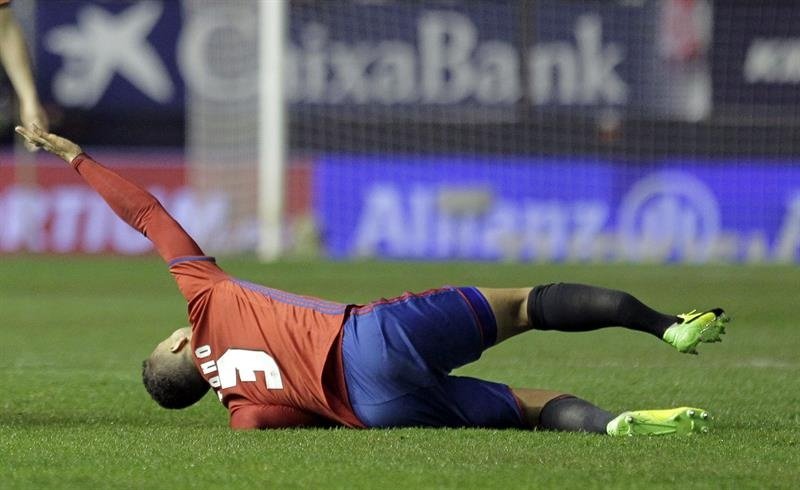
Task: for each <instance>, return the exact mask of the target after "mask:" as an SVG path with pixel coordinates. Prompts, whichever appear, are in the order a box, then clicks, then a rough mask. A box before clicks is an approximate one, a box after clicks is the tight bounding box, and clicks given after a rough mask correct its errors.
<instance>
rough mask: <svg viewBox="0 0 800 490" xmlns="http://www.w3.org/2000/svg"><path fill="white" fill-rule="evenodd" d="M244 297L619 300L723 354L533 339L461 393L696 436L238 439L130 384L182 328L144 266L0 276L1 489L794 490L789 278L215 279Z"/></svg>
mask: <svg viewBox="0 0 800 490" xmlns="http://www.w3.org/2000/svg"><path fill="white" fill-rule="evenodd" d="M220 264H221V265H222V267H223V268H224V269H226V270H227V271H228V272H230V273H231V274H233V275H236V276H238V277H242V278H244V279H248V280H252V281H254V282H260V283H264V284H268V285H270V286H272V287H277V288H283V289H287V290H290V291H293V292H298V293H303V294H311V295H317V296H322V297H326V298H330V299H334V300H339V301H353V302H364V301H367V300H370V299H374V298H377V297H379V296H390V295H395V294H399V293H401V292H402V291H403V290H423V289H427V288H429V287H434V286H439V285H442V284H477V285H483V286H497V287H502V286H505V287H511V286H525V285H534V284H537V283H544V282H551V281H575V282H578V281H579V282H588V283H592V284H597V285H603V286H608V287H615V288H619V289H626V290H629V291H631V292H633V293H634V294H635V295H637V296H638V297H639V298H641V299H642V300H644V301H645V302H648V303H650V304H651V305H653V306H655V307H656V308H659V309H662V310H665V311H671V312H674V313H679V312H683V311H685V310H687V309H691V308H698V309H705V308H709V307H713V306H722V307H724V308H726V310H727V311H728V312H729V313H730V314H731V316H732V317H733V322H732V323H731V324H730V325H729V327H728V334H727V335H726V336H725V339H724V342H723V343H722V344H712V345H701V346H700V356H697V357H695V356H687V355H681V354H678V353H677V352H675V351H673V350H672V349H671V348H669V347H668V346H667V345H666V344H663V343H660V342H657V341H656V340H655V339H653V338H651V337H649V336H647V335H644V334H637V333H633V332H629V331H625V330H622V329H606V330H604V331H599V332H592V333H586V334H563V333H551V332H532V333H528V334H525V335H523V336H520V337H517V338H515V339H512V340H510V341H509V342H507V343H505V344H503V345H500V346H497V347H495V348H493V349H491V350H490V351H488V352H487V353H486V354H484V357H483V358H482V359H481V360H480V361H478V362H477V363H475V364H473V365H470V366H468V367H465V368H463V369H461V370H460V373H461V374H469V375H474V376H480V377H485V378H487V379H492V380H496V381H502V382H506V383H509V384H511V385H512V386H528V387H540V388H552V389H562V390H567V391H570V392H573V393H575V394H577V395H580V396H582V397H584V398H587V399H589V400H592V401H594V402H596V403H598V404H599V405H601V406H604V407H606V408H608V409H610V410H612V411H622V410H624V409H628V408H633V409H638V408H664V407H671V406H679V405H694V406H698V407H703V408H706V409H708V410H709V411H710V412H712V413H713V414H714V416H715V417H716V425H715V427H714V430H713V431H712V432H711V433H710V434H708V435H706V436H700V437H686V438H649V439H648V438H644V439H640V438H631V439H613V438H610V437H603V436H596V435H587V434H565V433H547V432H525V431H496V430H474V429H469V430H467V429H464V430H431V429H403V430H365V431H358V430H348V429H329V430H321V429H302V430H280V431H263V432H232V431H230V430H228V429H227V426H226V424H227V416H226V412H225V410H224V409H223V408H222V406H221V405H220V404H219V403H218V402H217V401H216V398H215V397H213V395H212V396H208V397H206V399H204V400H203V401H202V402H201V403H199V404H198V405H196V406H194V407H192V408H190V409H188V410H184V411H167V410H163V409H159V408H158V407H157V406H156V405H155V404H154V403H152V402H151V401H150V400H149V399H148V396H147V394H146V393H145V391H144V389H143V388H142V386H141V382H140V364H141V361H142V359H144V358H145V357H146V356H147V355H148V353H149V352H150V350H151V349H152V347H153V346H154V345H155V343H156V342H157V341H159V340H161V339H162V338H163V337H164V336H165V335H166V334H168V333H169V332H171V331H172V330H173V329H174V328H176V327H178V326H181V325H184V324H186V313H185V310H186V308H185V304H184V301H183V299H182V298H181V296H180V295H179V294H178V292H177V290H176V288H175V287H174V285H173V283H172V280H171V278H170V277H169V275H168V274H167V272H166V268H165V267H164V266H163V265H162V264H161V263H160V262H159V261H158V260H157V259H155V258H137V259H120V258H102V259H96V258H92V259H88V258H73V257H26V256H22V257H8V256H6V257H0V315H1V317H0V351H1V352H2V356H1V357H0V360H1V361H2V364H3V366H2V369H0V386H1V387H2V393H3V394H2V398H1V401H0V487H2V488H109V487H113V488H170V489H175V488H206V489H207V488H247V489H252V488H259V487H261V488H537V487H543V488H555V487H559V488H585V487H604V488H607V487H615V488H616V487H629V488H658V487H676V486H680V487H713V488H719V487H724V488H733V487H736V488H765V487H776V488H777V487H783V488H792V487H796V486H797V484H798V483H799V482H800V408H798V402H799V401H800V379H799V376H800V354H799V353H798V352H800V349H798V347H800V335H798V326H797V321H798V320H797V319H798V315H797V295H798V286H800V270H799V269H797V268H793V267H788V266H786V267H731V266H706V267H659V266H628V265H606V266H594V265H593V266H558V267H555V266H528V265H525V266H520V265H510V264H503V265H497V264H406V263H312V264H307V263H302V264H301V263H283V264H277V265H269V266H265V265H261V264H258V263H256V262H253V261H248V260H244V259H236V260H220Z"/></svg>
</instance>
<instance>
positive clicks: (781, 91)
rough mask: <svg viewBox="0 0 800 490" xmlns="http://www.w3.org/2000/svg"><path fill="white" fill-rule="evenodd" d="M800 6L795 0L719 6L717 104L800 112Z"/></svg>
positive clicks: (716, 10)
mask: <svg viewBox="0 0 800 490" xmlns="http://www.w3.org/2000/svg"><path fill="white" fill-rule="evenodd" d="M799 59H800V10H798V8H797V4H796V3H794V2H750V1H746V0H729V1H725V2H716V3H715V4H714V49H713V51H712V70H713V78H714V103H715V106H718V107H720V108H725V107H726V106H728V107H732V108H733V109H736V108H739V109H746V110H747V111H748V112H750V111H756V112H759V111H760V112H763V113H765V114H768V115H769V116H773V117H774V116H777V115H788V116H793V117H796V116H797V107H798V104H800V63H798V60H799Z"/></svg>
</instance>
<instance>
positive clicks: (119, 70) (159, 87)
mask: <svg viewBox="0 0 800 490" xmlns="http://www.w3.org/2000/svg"><path fill="white" fill-rule="evenodd" d="M36 26H37V31H38V35H37V36H36V59H37V66H38V73H37V78H38V84H39V91H40V94H41V97H42V98H43V101H44V102H54V103H56V104H57V105H58V106H60V107H64V108H67V109H69V108H78V109H83V110H87V111H90V112H93V113H97V114H116V115H118V116H119V117H120V118H121V119H122V118H124V116H125V115H128V116H131V115H136V114H140V113H159V114H162V115H163V114H165V113H170V114H173V115H179V116H180V117H182V116H183V103H184V87H183V83H182V81H181V77H180V74H179V71H178V63H177V54H176V49H175V47H176V45H177V42H178V36H179V34H180V32H181V26H182V15H181V4H180V2H176V1H160V0H147V1H141V2H140V1H130V0H125V1H116V2H98V1H87V0H61V1H58V2H38V4H37V13H36Z"/></svg>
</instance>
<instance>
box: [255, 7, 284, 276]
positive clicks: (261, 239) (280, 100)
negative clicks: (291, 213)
mask: <svg viewBox="0 0 800 490" xmlns="http://www.w3.org/2000/svg"><path fill="white" fill-rule="evenodd" d="M286 3H287V0H262V1H261V2H260V3H259V12H258V19H259V21H258V25H259V38H258V39H259V41H258V54H259V56H258V59H259V70H258V73H259V76H258V87H259V110H258V128H259V129H258V191H257V196H258V223H259V229H258V249H257V252H258V257H259V258H260V259H261V260H265V261H270V260H275V259H277V258H278V257H279V256H280V255H281V252H282V249H283V247H282V244H283V204H284V198H285V182H286V145H287V139H286V138H287V132H286V103H285V99H284V86H283V85H284V82H283V80H284V76H283V64H284V63H283V61H284V54H285V49H284V46H285V37H286V21H287V8H286Z"/></svg>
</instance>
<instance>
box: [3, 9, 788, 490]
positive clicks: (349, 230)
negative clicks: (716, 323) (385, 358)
mask: <svg viewBox="0 0 800 490" xmlns="http://www.w3.org/2000/svg"><path fill="white" fill-rule="evenodd" d="M257 6H258V3H256V2H252V1H235V0H226V1H224V2H221V1H214V0H183V1H178V0H175V1H155V0H151V1H125V0H115V1H110V0H109V1H102V0H75V1H73V0H53V1H49V0H39V1H25V0H15V1H14V3H13V8H14V10H15V12H16V13H17V15H18V17H19V18H20V19H21V20H22V21H23V23H24V24H25V27H26V29H27V32H28V39H29V40H30V46H31V50H32V53H33V55H34V56H35V61H36V65H37V69H36V72H37V76H38V83H39V90H40V94H41V96H42V98H43V100H44V101H45V104H46V105H47V108H48V112H49V115H50V118H51V122H52V127H53V130H54V131H56V132H62V133H63V134H64V135H66V136H69V137H71V138H73V139H74V140H75V141H77V142H79V143H80V144H82V145H83V146H84V148H85V149H86V150H88V151H89V152H91V153H92V154H93V155H94V156H96V157H97V158H98V159H99V160H101V161H102V162H104V163H106V164H109V165H112V166H114V167H115V168H117V169H119V170H120V171H121V172H122V173H123V174H124V175H126V176H129V177H131V178H132V179H134V180H136V181H137V182H142V183H144V184H145V185H146V186H147V187H148V188H149V189H151V190H152V191H153V192H154V194H156V195H157V196H158V197H159V198H160V199H162V200H163V201H164V203H165V205H166V206H167V207H168V208H169V209H170V211H171V212H172V213H173V214H174V215H175V216H176V217H177V218H178V220H179V221H180V222H181V223H183V224H185V225H186V227H187V228H188V229H189V230H190V232H191V233H192V234H193V235H194V236H195V237H196V238H197V241H198V242H199V243H200V244H201V245H202V246H203V247H204V248H206V249H208V250H212V251H213V252H214V253H216V254H218V255H220V256H219V263H220V264H221V265H222V266H223V267H224V268H225V270H226V271H228V272H230V273H231V274H233V275H235V276H237V277H242V278H245V279H247V280H250V281H254V282H258V283H263V284H268V285H269V286H270V287H276V288H279V289H285V290H290V291H293V292H297V293H301V294H309V295H315V296H321V297H325V298H329V299H333V300H337V301H355V302H364V301H368V300H371V299H374V298H376V297H379V296H385V297H390V296H392V295H396V294H399V293H401V292H402V291H403V290H412V291H419V290H424V289H427V288H429V287H435V286H438V285H441V284H444V283H449V284H482V285H486V286H497V287H503V286H506V287H507V286H514V287H516V286H519V287H521V286H530V285H532V284H534V283H545V282H551V281H571V282H585V283H593V284H598V285H602V286H607V287H615V288H619V289H625V290H629V291H632V292H634V293H635V294H636V295H637V296H638V297H640V298H642V299H643V300H644V301H646V302H648V303H650V304H653V305H654V306H656V307H657V308H659V309H662V310H664V311H673V312H681V311H685V310H686V309H689V308H692V307H697V308H708V307H713V306H717V305H720V306H723V307H725V308H726V309H727V310H728V311H729V313H730V314H731V315H732V317H733V319H734V321H733V323H732V324H731V326H730V328H729V332H728V335H727V336H726V339H725V342H724V343H723V344H721V345H709V346H705V347H708V349H702V350H701V355H700V356H697V357H694V356H681V355H678V354H676V353H675V352H673V351H672V350H671V349H668V348H667V346H665V345H661V344H660V343H658V342H653V339H651V338H647V337H645V336H641V335H637V334H635V333H633V332H626V331H622V330H620V329H605V330H603V331H598V332H591V333H586V334H581V335H575V336H573V335H566V334H559V333H552V332H536V333H531V334H526V335H524V336H520V337H519V338H515V339H514V340H513V341H511V342H506V343H504V344H502V345H500V346H497V347H496V348H493V349H491V350H489V351H487V352H486V353H485V354H484V356H483V357H482V359H481V360H480V361H478V362H477V363H475V364H473V365H470V366H468V367H465V368H463V369H462V370H459V374H465V375H472V376H479V377H485V378H487V379H492V380H497V381H502V382H506V383H509V384H511V385H513V386H531V387H542V388H554V389H561V390H567V391H569V392H572V393H575V394H578V395H580V396H582V397H584V398H586V399H589V400H592V401H595V402H596V403H598V404H599V405H601V406H603V407H607V408H608V409H609V410H614V411H621V410H624V409H629V408H661V407H668V406H680V405H684V404H696V405H698V406H701V407H704V408H707V409H708V410H710V411H711V412H712V413H713V414H714V416H715V417H716V421H715V422H716V425H715V429H714V431H713V432H712V433H710V434H708V435H707V437H703V438H696V439H692V440H683V439H668V438H667V439H658V440H641V439H637V440H616V439H615V440H610V438H602V437H593V436H591V435H585V434H558V433H546V432H537V433H528V432H518V431H488V430H441V431H439V430H435V431H434V430H421V429H403V430H394V431H348V430H327V429H303V430H288V431H265V432H257V433H236V432H232V431H230V430H228V429H227V427H226V420H227V419H226V413H225V410H223V409H222V407H220V406H219V403H218V402H217V400H216V399H215V398H213V396H211V397H208V398H207V399H205V400H203V401H202V402H201V403H199V404H197V405H196V406H194V407H192V408H190V409H188V410H185V411H179V412H175V411H167V410H161V409H159V408H158V407H156V406H155V405H154V404H153V403H152V402H151V401H150V400H149V399H148V397H147V395H146V393H145V391H144V390H143V389H142V387H141V380H140V376H139V371H138V367H139V366H140V364H141V360H142V359H143V358H144V357H145V356H146V355H147V354H148V353H149V352H150V351H151V349H152V347H153V344H154V343H155V342H156V341H157V340H158V339H161V338H162V337H163V336H164V333H165V332H167V331H171V330H172V328H174V327H175V326H179V325H184V324H185V322H186V309H185V303H184V302H183V300H182V298H181V297H180V294H179V293H178V292H177V291H176V289H175V287H174V283H173V281H172V280H171V278H170V277H169V275H168V274H167V273H166V272H165V271H164V267H163V264H162V263H161V262H160V260H159V259H158V257H157V256H154V255H153V254H151V253H149V250H150V248H149V244H148V243H147V241H146V240H144V239H142V238H140V237H139V236H138V235H136V234H135V233H134V232H132V231H130V230H129V229H128V228H127V227H126V226H125V225H124V224H123V223H121V222H120V221H119V220H117V219H116V218H115V217H114V216H113V215H112V214H111V213H110V211H108V210H107V209H106V206H105V204H104V203H103V202H102V201H101V200H100V199H99V198H98V197H96V196H94V195H93V194H92V192H91V191H90V190H89V189H88V188H87V187H85V186H84V185H83V184H82V182H81V181H80V179H79V178H78V177H77V176H75V175H74V173H73V172H72V171H71V170H70V169H69V168H65V166H63V164H61V163H60V162H58V161H56V160H55V159H54V158H52V157H49V156H47V155H43V154H36V155H30V154H28V153H26V152H24V150H22V149H21V148H20V147H19V142H18V141H16V140H14V139H13V138H12V129H11V126H12V125H13V119H14V117H15V109H14V102H13V99H12V98H11V96H10V89H8V87H7V81H5V80H3V81H2V82H0V83H2V84H3V86H2V88H1V89H0V97H1V98H2V102H0V252H2V255H0V362H2V363H3V369H0V386H2V387H3V397H2V399H0V487H1V488H93V487H97V488H108V487H115V488H199V487H203V488H208V487H209V486H219V487H221V488H253V487H255V486H264V487H267V488H284V487H286V488H296V487H310V488H376V487H386V488H395V487H398V486H400V485H404V486H406V487H420V488H459V489H463V488H500V487H503V488H534V487H542V488H564V487H568V488H569V487H574V488H587V487H595V488H597V487H602V488H644V487H646V488H665V487H678V486H679V487H681V488H720V487H726V488H734V487H735V488H768V487H769V488H795V487H796V483H797V481H798V480H800V473H798V471H800V470H798V469H799V468H800V452H798V451H797V447H798V444H799V443H800V442H799V441H798V434H800V411H799V410H798V405H797V400H796V399H797V396H796V394H797V393H798V392H800V364H798V357H797V352H798V348H799V347H800V346H799V345H798V336H797V312H796V298H797V293H796V291H797V286H798V284H800V270H798V268H797V266H796V263H797V261H798V259H800V166H799V165H798V161H797V159H798V148H797V143H795V142H794V139H795V137H796V134H797V124H798V117H800V116H798V113H797V109H796V108H797V102H798V100H797V98H798V96H799V95H800V87H799V86H798V84H800V62H798V60H800V42H798V39H800V33H799V32H798V31H800V18H798V16H800V10H798V9H797V8H796V7H794V6H793V2H786V1H778V0H776V1H771V2H750V1H745V0H727V1H714V2H712V1H702V0H650V1H645V0H642V1H636V0H627V1H619V2H616V1H605V2H601V1H577V0H575V1H570V0H562V1H554V0H544V1H529V2H525V1H521V0H519V1H511V0H497V1H491V2H490V1H481V0H461V1H460V0H443V1H435V0H430V1H411V0H408V1H392V0H363V1H356V0H353V1H333V0H331V1H321V2H314V1H300V0H295V1H292V2H290V3H289V9H288V10H289V11H288V26H287V31H288V32H287V36H288V38H287V41H288V42H287V47H288V51H287V57H286V59H285V69H284V72H285V73H284V74H285V76H286V87H287V94H286V95H287V107H286V115H287V130H288V131H287V135H288V141H287V155H288V162H287V173H286V176H285V177H286V182H287V195H286V207H285V213H284V217H285V222H284V226H285V230H286V234H285V238H284V239H285V251H286V255H287V256H288V257H287V259H286V260H281V261H278V262H276V263H269V264H265V263H260V262H258V261H257V260H255V259H254V257H253V255H252V254H251V251H252V250H254V249H255V247H256V245H257V244H256V242H257V240H258V236H257V233H256V232H255V231H254V230H255V229H256V228H257V227H256V226H255V221H256V220H257V217H256V211H255V207H256V206H255V202H256V197H257V196H256V194H257V192H258V189H257V186H256V181H257V179H256V174H257V167H258V164H259V163H258V158H259V157H258V155H259V151H258V143H259V142H258V136H257V134H258V131H257V128H256V126H257V121H258V120H259V114H258V110H259V109H258V103H257V102H258V88H257V84H258V82H257V78H258V64H257V54H256V53H257V52H258V44H257V38H258V35H259V32H260V31H259V28H258V26H257V24H256V23H257V15H256V8H257ZM2 76H3V75H2V74H0V77H2ZM267 163H269V162H267ZM131 255H137V256H138V257H131ZM358 258H366V259H373V258H374V259H389V260H351V259H358ZM330 259H334V260H330ZM774 262H780V263H779V264H775V263H774Z"/></svg>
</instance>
